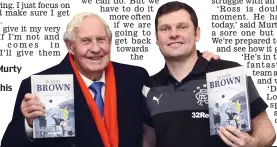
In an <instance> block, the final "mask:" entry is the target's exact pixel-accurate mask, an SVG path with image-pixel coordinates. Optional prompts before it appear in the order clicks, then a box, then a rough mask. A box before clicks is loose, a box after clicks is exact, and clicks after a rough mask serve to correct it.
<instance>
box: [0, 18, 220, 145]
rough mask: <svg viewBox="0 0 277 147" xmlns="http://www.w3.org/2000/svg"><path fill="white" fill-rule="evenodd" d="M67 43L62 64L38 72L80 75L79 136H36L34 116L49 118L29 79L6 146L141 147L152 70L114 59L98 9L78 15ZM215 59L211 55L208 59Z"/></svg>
mask: <svg viewBox="0 0 277 147" xmlns="http://www.w3.org/2000/svg"><path fill="white" fill-rule="evenodd" d="M64 41H65V43H66V46H67V49H68V52H69V54H68V55H67V56H66V57H65V58H64V59H63V61H62V62H61V63H60V64H58V65H56V66H54V67H51V68H49V69H47V70H45V71H42V72H40V73H38V74H39V75H49V74H73V75H74V98H75V99H74V104H75V107H74V108H75V130H76V137H73V138H51V139H49V138H44V139H33V138H32V126H33V119H34V118H36V117H39V116H43V115H44V114H45V110H44V105H43V104H42V103H41V102H40V98H39V97H37V96H36V95H34V94H31V83H30V77H29V78H27V79H25V80H23V81H22V83H21V85H20V88H19V92H18V95H17V99H16V104H15V108H14V114H13V119H12V121H11V122H10V124H9V126H8V128H7V130H6V132H5V135H4V137H3V140H2V146H3V147H74V146H78V147H103V146H105V147H141V146H142V138H143V123H145V124H148V121H147V120H146V119H145V118H147V117H145V116H144V115H142V114H143V113H142V112H143V110H144V109H143V108H145V107H144V102H143V98H142V94H141V89H142V86H143V84H144V83H145V82H146V81H147V80H148V78H149V76H148V73H147V71H146V70H145V69H143V68H141V67H135V66H130V65H124V64H119V63H115V62H111V61H110V49H111V41H112V33H111V31H110V29H109V27H108V25H107V24H106V23H105V22H104V20H102V19H101V18H100V17H99V16H97V15H95V14H93V13H80V14H78V15H76V16H75V17H74V18H73V20H72V21H71V22H70V23H69V24H68V26H67V30H66V32H65V34H64ZM211 57H212V56H211V54H206V58H211ZM215 58H216V57H215ZM94 84H96V85H100V86H99V87H98V88H99V89H98V92H96V90H95V91H94V90H93V88H91V87H93V86H92V85H94ZM96 94H98V96H95V95H96ZM99 95H101V96H102V98H101V99H95V101H94V100H93V97H94V96H95V98H96V97H99ZM103 103H104V108H103ZM96 104H98V105H96ZM100 105H102V106H100Z"/></svg>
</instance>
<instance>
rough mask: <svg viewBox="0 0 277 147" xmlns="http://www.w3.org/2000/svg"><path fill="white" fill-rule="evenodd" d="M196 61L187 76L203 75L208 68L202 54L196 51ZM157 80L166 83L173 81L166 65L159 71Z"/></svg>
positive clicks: (207, 62)
mask: <svg viewBox="0 0 277 147" xmlns="http://www.w3.org/2000/svg"><path fill="white" fill-rule="evenodd" d="M197 57H198V58H197V61H196V63H195V65H194V67H193V69H192V71H191V72H190V73H189V75H188V76H193V75H197V74H201V73H205V72H206V69H207V67H208V64H209V61H208V60H206V59H205V58H204V57H203V56H202V53H201V52H199V51H198V50H197ZM188 76H187V77H188ZM159 79H161V80H162V81H163V83H164V82H166V83H168V82H169V81H172V80H175V79H174V77H172V75H171V74H170V72H169V70H168V67H167V65H166V64H165V66H164V68H163V69H162V71H161V74H160V75H159Z"/></svg>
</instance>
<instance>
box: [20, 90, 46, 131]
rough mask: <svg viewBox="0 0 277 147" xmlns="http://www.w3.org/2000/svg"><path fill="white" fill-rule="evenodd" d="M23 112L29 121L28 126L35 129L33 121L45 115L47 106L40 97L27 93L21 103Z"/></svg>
mask: <svg viewBox="0 0 277 147" xmlns="http://www.w3.org/2000/svg"><path fill="white" fill-rule="evenodd" d="M21 112H22V114H23V116H24V117H25V118H26V119H27V122H28V125H29V126H30V127H33V119H34V118H36V117H39V116H44V115H45V106H44V105H43V104H42V103H41V102H40V99H39V97H38V96H36V95H34V94H30V93H27V94H25V96H24V99H23V101H22V103H21Z"/></svg>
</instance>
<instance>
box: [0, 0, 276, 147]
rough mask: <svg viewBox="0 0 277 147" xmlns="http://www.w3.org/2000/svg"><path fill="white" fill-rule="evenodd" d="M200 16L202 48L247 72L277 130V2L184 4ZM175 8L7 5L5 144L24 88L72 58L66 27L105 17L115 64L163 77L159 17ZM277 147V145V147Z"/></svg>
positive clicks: (2, 79) (2, 10) (35, 1)
mask: <svg viewBox="0 0 277 147" xmlns="http://www.w3.org/2000/svg"><path fill="white" fill-rule="evenodd" d="M180 1H181V2H185V3H187V4H188V5H190V6H191V7H193V9H194V10H195V11H196V14H197V17H198V25H199V27H200V40H199V41H198V42H197V44H196V48H197V49H198V50H199V51H201V52H204V51H209V52H212V53H214V54H216V55H219V56H220V58H221V59H223V60H229V61H234V62H237V63H239V64H240V65H242V66H244V67H245V68H246V69H247V75H248V76H251V77H252V79H253V82H254V84H255V86H256V89H257V90H258V92H259V94H260V96H261V97H262V98H263V100H264V101H265V102H266V103H267V104H268V108H267V109H266V111H267V113H268V116H269V118H270V120H271V122H272V124H273V126H274V128H275V129H277V95H276V91H277V86H276V85H277V70H276V69H277V68H276V67H277V62H276V59H277V45H276V44H277V38H276V37H275V36H276V33H277V32H276V28H277V22H276V20H277V13H276V11H277V1H276V0H180ZM167 2H170V0H28V1H22V0H13V1H10V0H1V2H0V18H1V19H0V110H1V111H0V116H1V125H0V139H1V140H2V137H3V135H4V133H5V131H6V128H7V126H8V125H9V123H10V122H11V120H12V116H13V112H14V106H15V101H16V96H17V93H18V90H19V86H20V84H21V82H22V80H24V79H26V78H28V77H29V76H30V75H32V74H36V73H38V72H41V71H43V70H45V69H48V68H50V67H52V66H54V65H57V64H59V63H60V62H61V61H62V59H63V58H64V57H65V56H66V54H67V53H68V49H67V47H66V44H65V42H64V40H63V35H64V32H65V31H66V26H67V24H68V23H69V21H70V20H71V19H72V17H73V16H74V15H76V14H78V13H80V12H93V13H96V14H97V15H99V16H100V17H102V18H103V19H104V20H105V21H106V23H107V24H108V25H109V27H110V29H111V30H112V46H111V60H112V61H116V62H119V63H124V64H130V65H136V66H140V67H143V68H145V69H146V70H147V71H148V73H149V75H154V74H156V73H157V72H159V71H160V70H161V69H162V68H163V67H164V65H165V59H164V57H163V55H162V54H161V52H160V49H159V47H158V46H157V42H156V31H155V16H156V12H157V10H158V8H159V7H160V6H161V5H163V4H164V3H167ZM274 145H277V142H275V143H274Z"/></svg>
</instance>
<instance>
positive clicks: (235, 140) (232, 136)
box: [218, 126, 258, 147]
mask: <svg viewBox="0 0 277 147" xmlns="http://www.w3.org/2000/svg"><path fill="white" fill-rule="evenodd" d="M218 135H219V136H220V138H221V139H222V140H223V141H224V143H225V144H227V145H228V146H230V147H258V139H257V138H255V137H252V136H250V135H249V134H248V133H246V132H242V131H240V130H238V129H237V128H235V127H233V126H226V127H225V128H224V127H219V130H218Z"/></svg>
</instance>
